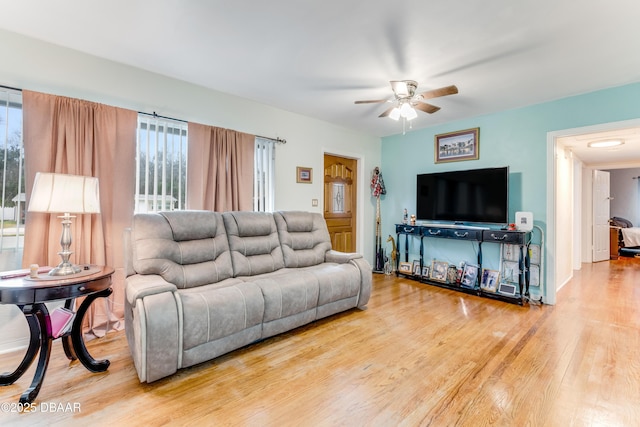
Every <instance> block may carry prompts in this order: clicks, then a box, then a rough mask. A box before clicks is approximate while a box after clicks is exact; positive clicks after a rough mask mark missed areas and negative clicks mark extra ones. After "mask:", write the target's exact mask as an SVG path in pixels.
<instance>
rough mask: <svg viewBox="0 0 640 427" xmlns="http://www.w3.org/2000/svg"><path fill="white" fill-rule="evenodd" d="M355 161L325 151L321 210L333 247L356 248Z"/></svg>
mask: <svg viewBox="0 0 640 427" xmlns="http://www.w3.org/2000/svg"><path fill="white" fill-rule="evenodd" d="M357 168H358V161H357V159H352V158H348V157H341V156H337V155H333V154H325V155H324V202H323V203H324V207H323V213H324V218H325V221H326V223H327V228H328V229H329V236H330V237H331V246H332V248H333V249H334V250H336V251H341V252H355V251H356V228H357V227H356V225H357V224H356V217H357V176H358V169H357Z"/></svg>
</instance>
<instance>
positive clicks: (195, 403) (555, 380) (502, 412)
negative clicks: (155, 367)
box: [0, 258, 640, 426]
mask: <svg viewBox="0 0 640 427" xmlns="http://www.w3.org/2000/svg"><path fill="white" fill-rule="evenodd" d="M87 347H88V348H89V351H90V352H91V353H92V355H94V356H95V357H97V358H108V359H110V360H111V367H110V368H109V370H108V371H107V372H105V373H101V374H92V373H90V372H88V371H87V370H86V369H84V367H82V365H80V364H78V363H77V362H74V363H71V364H69V362H68V361H67V359H66V358H65V357H64V354H63V352H62V348H61V346H60V343H59V341H56V342H54V348H53V354H52V358H51V361H50V364H49V370H48V372H47V376H46V378H45V382H44V385H43V387H42V389H41V391H40V395H39V396H38V399H37V401H36V408H37V409H38V411H37V412H35V413H22V414H14V413H7V412H4V413H0V423H1V424H2V425H12V426H14V425H15V426H21V425H24V426H36V425H65V426H70V425H82V426H86V425H110V426H113V425H126V426H134V425H147V426H155V425H231V426H235V425H251V426H263V425H264V426H289V425H291V426H301V425H306V426H309V425H313V426H316V425H320V426H333V425H371V426H396V425H405V426H414V425H424V426H452V425H460V426H482V425H496V426H524V425H531V426H631V425H638V422H639V421H638V420H640V404H638V399H639V398H640V357H638V356H639V349H640V260H635V259H632V258H621V259H620V260H617V261H611V262H602V263H597V264H585V265H584V266H583V269H582V270H581V271H578V272H576V273H575V277H574V279H573V280H572V281H571V282H570V283H569V284H567V285H566V286H565V287H564V288H563V289H562V290H561V291H560V292H559V294H558V298H557V305H555V306H546V305H544V306H528V307H519V306H515V305H511V304H507V303H503V302H499V301H491V300H487V299H481V298H478V297H475V296H470V295H465V294H461V293H456V292H453V291H448V290H444V289H439V288H435V287H431V286H428V285H423V284H419V283H417V282H413V281H410V280H405V279H397V278H395V277H386V276H384V275H374V290H373V293H372V297H371V301H370V303H369V308H368V310H366V311H359V310H352V311H349V312H347V313H343V314H340V315H336V316H333V317H331V318H329V319H324V320H321V321H319V322H316V323H314V324H312V325H308V326H305V327H302V328H299V329H297V330H295V331H292V332H290V333H286V334H283V335H281V336H278V337H274V338H271V339H268V340H266V341H264V342H261V343H257V344H254V345H251V346H249V347H247V348H244V349H241V350H238V351H235V352H233V353H231V354H229V355H225V356H222V357H220V358H218V359H216V360H214V361H212V362H209V363H204V364H201V365H198V366H196V367H193V368H189V369H185V370H181V371H179V372H178V373H177V374H176V375H173V376H172V377H169V378H165V379H162V380H160V381H157V382H155V383H152V384H140V383H139V382H138V379H137V376H136V374H135V371H134V368H133V365H132V361H131V358H130V356H129V351H128V347H127V344H126V339H125V336H124V332H117V333H112V334H109V335H108V336H107V337H105V338H102V339H98V340H94V341H91V342H89V343H88V345H87ZM21 357H22V354H12V355H1V356H0V371H9V370H13V369H14V367H15V366H17V363H18V361H19V359H20V358H21ZM33 369H34V368H33V367H32V368H30V370H29V371H28V372H27V373H26V374H25V375H24V376H23V378H22V379H20V380H19V381H18V382H17V383H16V384H13V385H11V386H6V387H0V403H2V404H4V406H6V403H15V402H17V401H18V398H19V396H20V394H21V393H22V392H23V391H24V389H25V388H27V387H28V385H29V383H30V381H31V377H32V375H33ZM74 404H75V405H76V408H77V407H78V406H79V411H76V412H72V411H66V412H63V411H60V409H65V408H66V407H67V406H69V408H68V409H73V405H74ZM4 406H3V407H4ZM60 406H62V408H60ZM52 408H53V409H57V411H53V412H52ZM43 409H49V411H48V412H43Z"/></svg>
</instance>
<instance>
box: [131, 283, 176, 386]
mask: <svg viewBox="0 0 640 427" xmlns="http://www.w3.org/2000/svg"><path fill="white" fill-rule="evenodd" d="M125 294H126V296H125V302H124V303H125V329H126V335H127V341H128V343H129V349H130V351H131V355H132V357H133V364H134V366H135V368H136V371H137V373H138V378H139V379H140V382H148V383H150V382H153V381H156V380H158V379H160V378H164V377H166V376H169V375H171V374H173V373H175V372H176V370H177V369H178V368H179V367H180V365H181V363H182V357H181V356H182V306H181V304H180V298H179V295H178V293H177V288H176V286H175V285H174V284H172V283H169V282H167V281H165V280H164V279H163V278H162V277H161V276H158V275H154V274H149V275H146V274H134V275H133V276H129V277H127V279H126V286H125Z"/></svg>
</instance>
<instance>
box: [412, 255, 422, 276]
mask: <svg viewBox="0 0 640 427" xmlns="http://www.w3.org/2000/svg"><path fill="white" fill-rule="evenodd" d="M411 268H412V271H413V274H414V275H416V276H420V274H421V273H422V272H421V271H420V260H419V259H415V260H413V266H412V267H411Z"/></svg>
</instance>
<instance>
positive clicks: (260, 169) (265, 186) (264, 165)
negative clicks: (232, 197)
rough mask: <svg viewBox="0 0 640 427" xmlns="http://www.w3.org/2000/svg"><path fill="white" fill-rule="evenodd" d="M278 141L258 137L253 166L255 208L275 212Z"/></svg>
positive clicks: (256, 210)
mask: <svg viewBox="0 0 640 427" xmlns="http://www.w3.org/2000/svg"><path fill="white" fill-rule="evenodd" d="M275 159H276V141H274V140H271V139H267V138H262V137H259V136H257V137H256V148H255V154H254V167H253V177H254V178H253V179H254V181H253V210H254V211H255V212H273V210H274V205H275V202H274V186H275Z"/></svg>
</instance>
